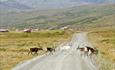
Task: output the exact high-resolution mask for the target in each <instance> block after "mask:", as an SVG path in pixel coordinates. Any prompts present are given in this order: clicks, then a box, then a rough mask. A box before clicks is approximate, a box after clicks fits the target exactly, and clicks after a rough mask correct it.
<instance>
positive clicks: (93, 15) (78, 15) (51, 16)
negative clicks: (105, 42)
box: [0, 4, 115, 29]
mask: <svg viewBox="0 0 115 70" xmlns="http://www.w3.org/2000/svg"><path fill="white" fill-rule="evenodd" d="M0 13H1V12H0ZM3 13H4V12H3ZM3 13H2V14H0V21H1V23H0V28H19V29H23V28H40V29H46V28H50V27H55V28H61V27H64V26H67V25H69V26H70V27H72V28H78V29H81V27H82V28H88V27H89V28H90V27H91V28H92V27H93V28H94V27H97V26H98V27H104V26H106V27H108V26H115V20H114V19H115V4H94V5H84V6H76V7H70V8H65V9H51V10H36V11H29V12H12V11H11V12H8V13H7V14H4V15H3ZM4 19H5V20H4Z"/></svg>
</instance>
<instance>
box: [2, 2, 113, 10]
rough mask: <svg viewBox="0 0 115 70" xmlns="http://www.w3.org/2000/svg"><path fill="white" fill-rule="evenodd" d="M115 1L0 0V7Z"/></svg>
mask: <svg viewBox="0 0 115 70" xmlns="http://www.w3.org/2000/svg"><path fill="white" fill-rule="evenodd" d="M102 3H115V0H0V7H2V8H16V9H30V7H31V8H34V9H52V8H64V7H71V6H79V5H86V4H102Z"/></svg>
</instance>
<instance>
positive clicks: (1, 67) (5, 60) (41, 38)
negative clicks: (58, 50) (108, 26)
mask: <svg viewBox="0 0 115 70" xmlns="http://www.w3.org/2000/svg"><path fill="white" fill-rule="evenodd" d="M72 35H73V32H71V31H63V30H52V31H39V32H33V33H20V32H17V33H16V32H10V33H0V70H11V68H13V67H14V66H15V65H17V64H18V63H20V62H22V61H25V60H28V59H31V58H33V57H35V56H32V55H28V50H29V48H30V47H42V48H46V47H52V48H55V47H57V46H58V45H59V44H60V43H62V42H64V41H67V40H69V39H70V38H71V37H72ZM39 43H40V45H41V46H39ZM44 53H45V51H39V52H38V55H42V54H44Z"/></svg>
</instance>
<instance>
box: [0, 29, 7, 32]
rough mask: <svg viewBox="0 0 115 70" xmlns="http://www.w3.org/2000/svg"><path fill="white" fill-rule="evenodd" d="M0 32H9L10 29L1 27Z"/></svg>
mask: <svg viewBox="0 0 115 70" xmlns="http://www.w3.org/2000/svg"><path fill="white" fill-rule="evenodd" d="M0 32H9V30H8V29H0Z"/></svg>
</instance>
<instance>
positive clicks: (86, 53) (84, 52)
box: [77, 46, 88, 56]
mask: <svg viewBox="0 0 115 70" xmlns="http://www.w3.org/2000/svg"><path fill="white" fill-rule="evenodd" d="M77 50H79V51H80V54H81V56H82V55H88V50H87V48H86V47H81V48H80V47H79V46H78V47H77Z"/></svg>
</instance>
